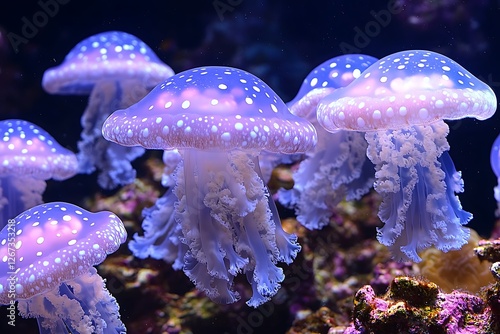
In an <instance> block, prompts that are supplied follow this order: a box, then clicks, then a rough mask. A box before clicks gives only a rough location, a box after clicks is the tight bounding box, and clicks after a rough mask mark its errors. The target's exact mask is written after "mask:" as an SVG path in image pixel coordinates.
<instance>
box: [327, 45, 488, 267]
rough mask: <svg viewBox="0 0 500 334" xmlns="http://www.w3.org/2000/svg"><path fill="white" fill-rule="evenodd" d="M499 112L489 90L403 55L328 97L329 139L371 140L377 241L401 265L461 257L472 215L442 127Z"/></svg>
mask: <svg viewBox="0 0 500 334" xmlns="http://www.w3.org/2000/svg"><path fill="white" fill-rule="evenodd" d="M495 110H496V97H495V94H494V93H493V91H492V90H491V88H490V87H488V86H487V85H486V84H485V83H483V82H481V81H480V80H479V79H477V78H476V77H474V76H473V75H472V74H471V73H469V72H468V71H467V70H465V69H464V68H463V67H462V66H460V65H459V64H457V63H456V62H454V61H453V60H451V59H449V58H447V57H445V56H443V55H440V54H438V53H435V52H431V51H422V50H414V51H402V52H398V53H395V54H392V55H389V56H387V57H385V58H383V59H381V60H379V61H378V62H377V63H375V64H373V65H372V66H370V68H368V69H367V70H366V71H365V72H364V73H363V75H362V76H360V77H359V78H358V79H356V80H354V81H353V82H352V83H351V84H350V85H349V86H347V87H345V88H340V89H338V90H336V91H334V92H333V93H332V94H330V95H328V96H327V97H325V98H324V99H323V100H322V101H321V102H320V104H319V106H318V121H319V123H320V124H321V125H322V126H323V127H325V129H326V130H327V131H331V132H335V131H338V130H354V131H363V132H366V134H365V138H366V140H367V141H368V148H367V156H368V158H370V160H371V161H372V162H373V163H374V164H375V170H376V174H375V177H376V181H375V184H374V187H375V190H376V191H377V192H378V193H379V194H381V195H382V198H383V202H382V204H381V206H380V210H379V217H380V219H381V220H382V221H383V222H384V224H385V225H384V227H382V228H380V229H379V230H378V236H377V237H378V240H379V241H380V242H381V243H382V244H384V245H386V246H388V247H390V249H391V251H392V253H393V255H394V257H395V258H396V259H397V260H406V259H410V260H412V261H416V262H418V261H421V259H420V257H419V256H418V254H417V252H418V251H419V250H422V249H424V248H427V247H430V246H432V245H434V246H436V247H437V248H438V249H440V250H442V251H448V250H451V249H459V248H460V247H461V246H462V245H464V244H465V243H467V239H468V238H469V231H468V230H467V229H465V228H463V227H462V225H464V224H466V223H467V222H468V221H469V220H470V219H471V217H472V215H471V214H470V213H468V212H466V211H464V210H462V208H461V205H460V202H459V200H458V197H457V196H456V195H455V193H457V192H461V191H463V181H462V178H461V175H460V173H459V172H457V171H456V170H455V166H454V165H453V161H452V160H451V157H450V156H449V154H448V152H447V151H448V150H449V145H448V142H447V141H446V136H447V134H448V131H449V129H448V126H447V125H446V123H444V121H443V119H460V118H464V117H475V118H477V119H480V120H483V119H487V118H488V117H491V116H492V115H493V113H494V112H495Z"/></svg>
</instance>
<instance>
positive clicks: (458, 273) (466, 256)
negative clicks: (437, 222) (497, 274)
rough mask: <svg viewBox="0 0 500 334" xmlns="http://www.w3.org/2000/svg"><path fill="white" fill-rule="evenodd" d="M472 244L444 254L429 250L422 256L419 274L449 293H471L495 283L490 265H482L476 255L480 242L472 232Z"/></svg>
mask: <svg viewBox="0 0 500 334" xmlns="http://www.w3.org/2000/svg"><path fill="white" fill-rule="evenodd" d="M470 231H471V233H470V238H469V242H468V243H467V244H466V245H464V246H463V247H462V248H461V249H459V250H456V251H449V252H447V253H443V252H441V251H440V250H438V249H436V248H428V249H426V250H424V251H422V252H421V253H420V256H421V257H422V259H423V261H422V262H420V263H419V264H418V267H419V269H420V273H421V274H422V275H423V276H424V277H426V278H427V279H429V280H430V281H432V282H434V283H436V284H438V285H439V287H440V288H441V289H442V290H443V291H444V292H446V293H450V292H451V291H452V290H454V289H463V290H467V291H469V292H471V293H476V292H478V291H479V290H480V289H481V288H482V287H484V286H486V285H488V284H490V283H493V282H494V279H493V276H492V275H491V273H490V263H489V262H487V261H483V262H481V261H479V259H478V258H477V256H476V255H475V254H474V250H473V249H474V247H477V244H478V241H479V240H480V237H479V235H478V234H477V232H476V231H474V230H472V229H471V230H470Z"/></svg>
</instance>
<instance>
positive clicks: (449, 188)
mask: <svg viewBox="0 0 500 334" xmlns="http://www.w3.org/2000/svg"><path fill="white" fill-rule="evenodd" d="M447 134H448V126H447V125H446V123H444V122H443V121H440V122H436V123H433V124H432V125H428V126H413V127H410V128H406V129H401V130H388V131H378V132H368V133H366V135H365V137H366V139H367V141H368V150H367V155H368V157H369V158H370V160H371V161H372V162H373V163H374V164H375V169H376V173H375V177H376V181H375V184H374V187H375V190H376V191H377V192H378V193H379V194H381V195H382V199H383V201H382V204H381V205H380V210H379V217H380V219H381V220H382V221H383V222H384V226H383V227H382V228H380V229H379V230H378V232H377V239H378V240H379V241H380V243H382V244H383V245H386V246H388V247H389V248H390V250H391V251H392V253H393V256H394V257H395V258H396V259H397V260H399V261H402V260H412V261H415V262H419V261H421V258H420V257H419V256H418V254H417V252H418V251H420V250H422V249H424V248H427V247H429V246H432V245H434V246H435V247H436V248H438V249H440V250H442V251H445V252H446V251H449V250H453V249H459V248H460V247H461V246H462V245H464V244H465V243H466V242H467V240H468V237H469V231H468V230H467V229H465V228H463V227H462V225H464V224H466V223H467V222H468V221H469V220H470V219H471V217H472V215H471V214H470V213H468V212H465V211H463V210H462V208H461V206H460V202H459V201H458V197H457V196H456V195H455V192H460V191H462V189H463V188H462V185H463V181H462V180H461V178H460V173H458V172H457V171H456V170H455V168H454V165H453V162H452V161H451V158H450V157H449V155H448V153H447V151H448V149H449V145H448V143H447V141H446V135H447Z"/></svg>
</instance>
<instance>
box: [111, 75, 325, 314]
mask: <svg viewBox="0 0 500 334" xmlns="http://www.w3.org/2000/svg"><path fill="white" fill-rule="evenodd" d="M103 135H104V137H105V138H106V139H108V140H111V141H114V142H116V143H119V144H122V145H126V146H135V145H140V146H143V147H146V148H149V149H163V150H171V149H174V148H177V149H178V150H179V153H180V154H181V156H182V162H180V164H179V167H178V168H177V170H176V172H175V174H174V177H175V179H176V186H175V188H174V189H173V194H175V196H176V197H177V201H176V203H175V212H174V215H175V216H174V219H175V220H176V221H177V222H178V223H179V224H180V225H181V231H182V237H179V238H180V239H181V241H182V243H183V244H184V245H185V246H187V248H188V250H187V252H185V254H184V255H183V258H179V259H178V260H179V261H180V263H182V264H183V270H184V272H185V273H186V274H187V275H188V276H189V277H190V278H191V280H192V281H193V282H194V283H195V285H196V286H197V287H198V288H199V289H200V290H203V291H205V292H206V293H207V295H208V296H209V297H210V298H212V299H213V300H216V301H219V302H225V303H231V302H234V301H236V300H237V299H238V298H239V295H238V294H237V292H235V291H234V290H233V289H232V282H233V279H234V277H235V276H236V275H237V274H238V273H240V272H242V273H245V274H246V276H247V279H248V281H249V282H250V283H251V285H252V288H253V296H252V298H251V299H250V300H249V301H248V302H247V303H248V305H251V306H254V307H256V306H258V305H260V304H262V303H264V302H266V301H267V300H269V299H270V298H271V297H272V296H273V295H274V294H275V293H276V292H277V291H278V289H279V287H280V282H281V281H282V280H283V279H284V275H283V270H282V269H281V268H279V267H277V266H276V264H277V263H278V262H279V261H283V262H285V263H291V262H292V261H293V259H294V258H295V256H296V254H297V252H298V251H299V250H300V246H299V245H298V244H297V243H296V239H297V238H296V236H295V235H289V234H287V233H286V232H285V231H284V230H283V229H282V227H281V223H280V220H279V217H278V213H277V209H276V206H275V204H274V202H273V201H272V199H271V198H270V197H269V193H268V190H267V187H266V186H265V184H264V183H263V182H262V177H261V174H260V170H259V162H258V154H259V152H260V151H261V150H268V151H271V152H282V153H290V154H293V153H298V152H304V151H307V150H309V149H311V148H312V147H313V146H314V144H315V143H316V140H317V138H316V132H315V130H314V127H313V126H312V125H311V124H310V123H309V122H308V121H306V120H303V119H301V118H299V117H296V116H294V115H292V114H290V113H289V111H288V108H287V107H286V105H285V104H284V103H283V101H281V100H280V98H279V97H278V96H277V95H276V94H275V93H274V92H273V91H272V90H271V88H269V86H267V85H266V84H265V83H264V82H262V81H261V80H260V79H258V78H257V77H255V76H254V75H252V74H250V73H248V72H245V71H243V70H239V69H235V68H230V67H215V66H214V67H202V68H195V69H192V70H188V71H185V72H182V73H179V74H177V75H175V76H173V77H171V78H169V79H167V80H166V81H165V82H163V83H162V84H160V85H158V86H157V87H156V88H154V89H153V90H152V91H151V93H150V94H149V95H147V96H146V97H145V98H144V99H142V100H141V101H140V102H139V103H137V104H135V105H133V106H131V107H130V108H128V109H125V110H118V111H116V112H115V113H113V114H112V115H111V116H110V117H109V118H108V119H107V120H106V122H105V123H104V126H103ZM170 198H171V197H170ZM166 201H167V202H168V200H167V199H166ZM167 216H169V215H167ZM169 219H170V218H169ZM158 225H159V226H161V224H158ZM169 230H170V231H175V230H174V229H173V228H172V229H169ZM157 233H162V232H161V231H157ZM174 235H175V233H174ZM170 236H171V235H170ZM158 237H161V235H160V234H158ZM163 237H165V236H163ZM179 254H182V252H180V253H179ZM162 257H164V255H162Z"/></svg>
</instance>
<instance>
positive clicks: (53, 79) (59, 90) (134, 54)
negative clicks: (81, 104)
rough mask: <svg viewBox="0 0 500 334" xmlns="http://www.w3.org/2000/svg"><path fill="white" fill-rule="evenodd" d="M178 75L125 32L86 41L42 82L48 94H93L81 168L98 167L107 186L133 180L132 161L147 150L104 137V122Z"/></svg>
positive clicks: (84, 123) (84, 120)
mask: <svg viewBox="0 0 500 334" xmlns="http://www.w3.org/2000/svg"><path fill="white" fill-rule="evenodd" d="M173 74H174V72H173V71H172V69H171V68H170V67H169V66H167V65H166V64H164V63H163V62H161V61H160V59H158V57H157V56H156V55H155V53H154V52H153V51H152V50H151V49H150V48H149V47H148V46H147V45H146V44H145V43H144V42H142V41H141V40H140V39H138V38H137V37H135V36H133V35H130V34H127V33H125V32H121V31H108V32H104V33H100V34H97V35H94V36H91V37H89V38H87V39H85V40H83V41H81V42H80V43H78V44H77V45H76V46H75V47H74V48H73V49H72V50H71V51H70V52H69V54H68V55H67V56H66V58H65V59H64V62H63V63H62V64H61V65H59V66H56V67H53V68H50V69H48V70H47V71H45V73H44V75H43V80H42V85H43V88H44V89H45V90H46V91H47V92H48V93H50V94H64V95H69V94H72V95H90V98H89V103H88V105H87V108H86V110H85V111H84V113H83V116H82V120H81V124H82V127H83V131H82V134H81V140H80V141H79V142H78V148H79V153H78V161H79V165H80V166H79V169H80V173H87V174H90V173H92V172H93V171H94V170H96V169H98V170H99V176H98V182H99V185H100V186H101V187H102V188H105V189H112V188H115V187H117V186H120V185H125V184H130V183H132V182H133V181H134V179H135V176H136V171H135V170H134V169H133V167H132V165H131V164H130V162H131V161H133V160H134V159H135V158H137V157H139V156H141V155H142V154H143V153H144V149H143V148H140V147H123V146H120V145H116V144H114V143H110V142H108V141H106V140H104V139H103V138H102V135H101V127H102V124H103V123H104V121H105V120H106V118H107V117H108V116H109V115H110V114H111V113H112V112H113V111H115V110H117V109H122V108H126V107H128V106H130V105H132V104H134V103H135V102H137V101H139V100H140V99H141V98H143V97H144V96H145V95H146V94H147V93H148V91H149V89H150V88H152V87H154V86H156V85H157V84H158V83H160V82H161V81H163V80H165V79H166V78H168V77H170V76H172V75H173Z"/></svg>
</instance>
